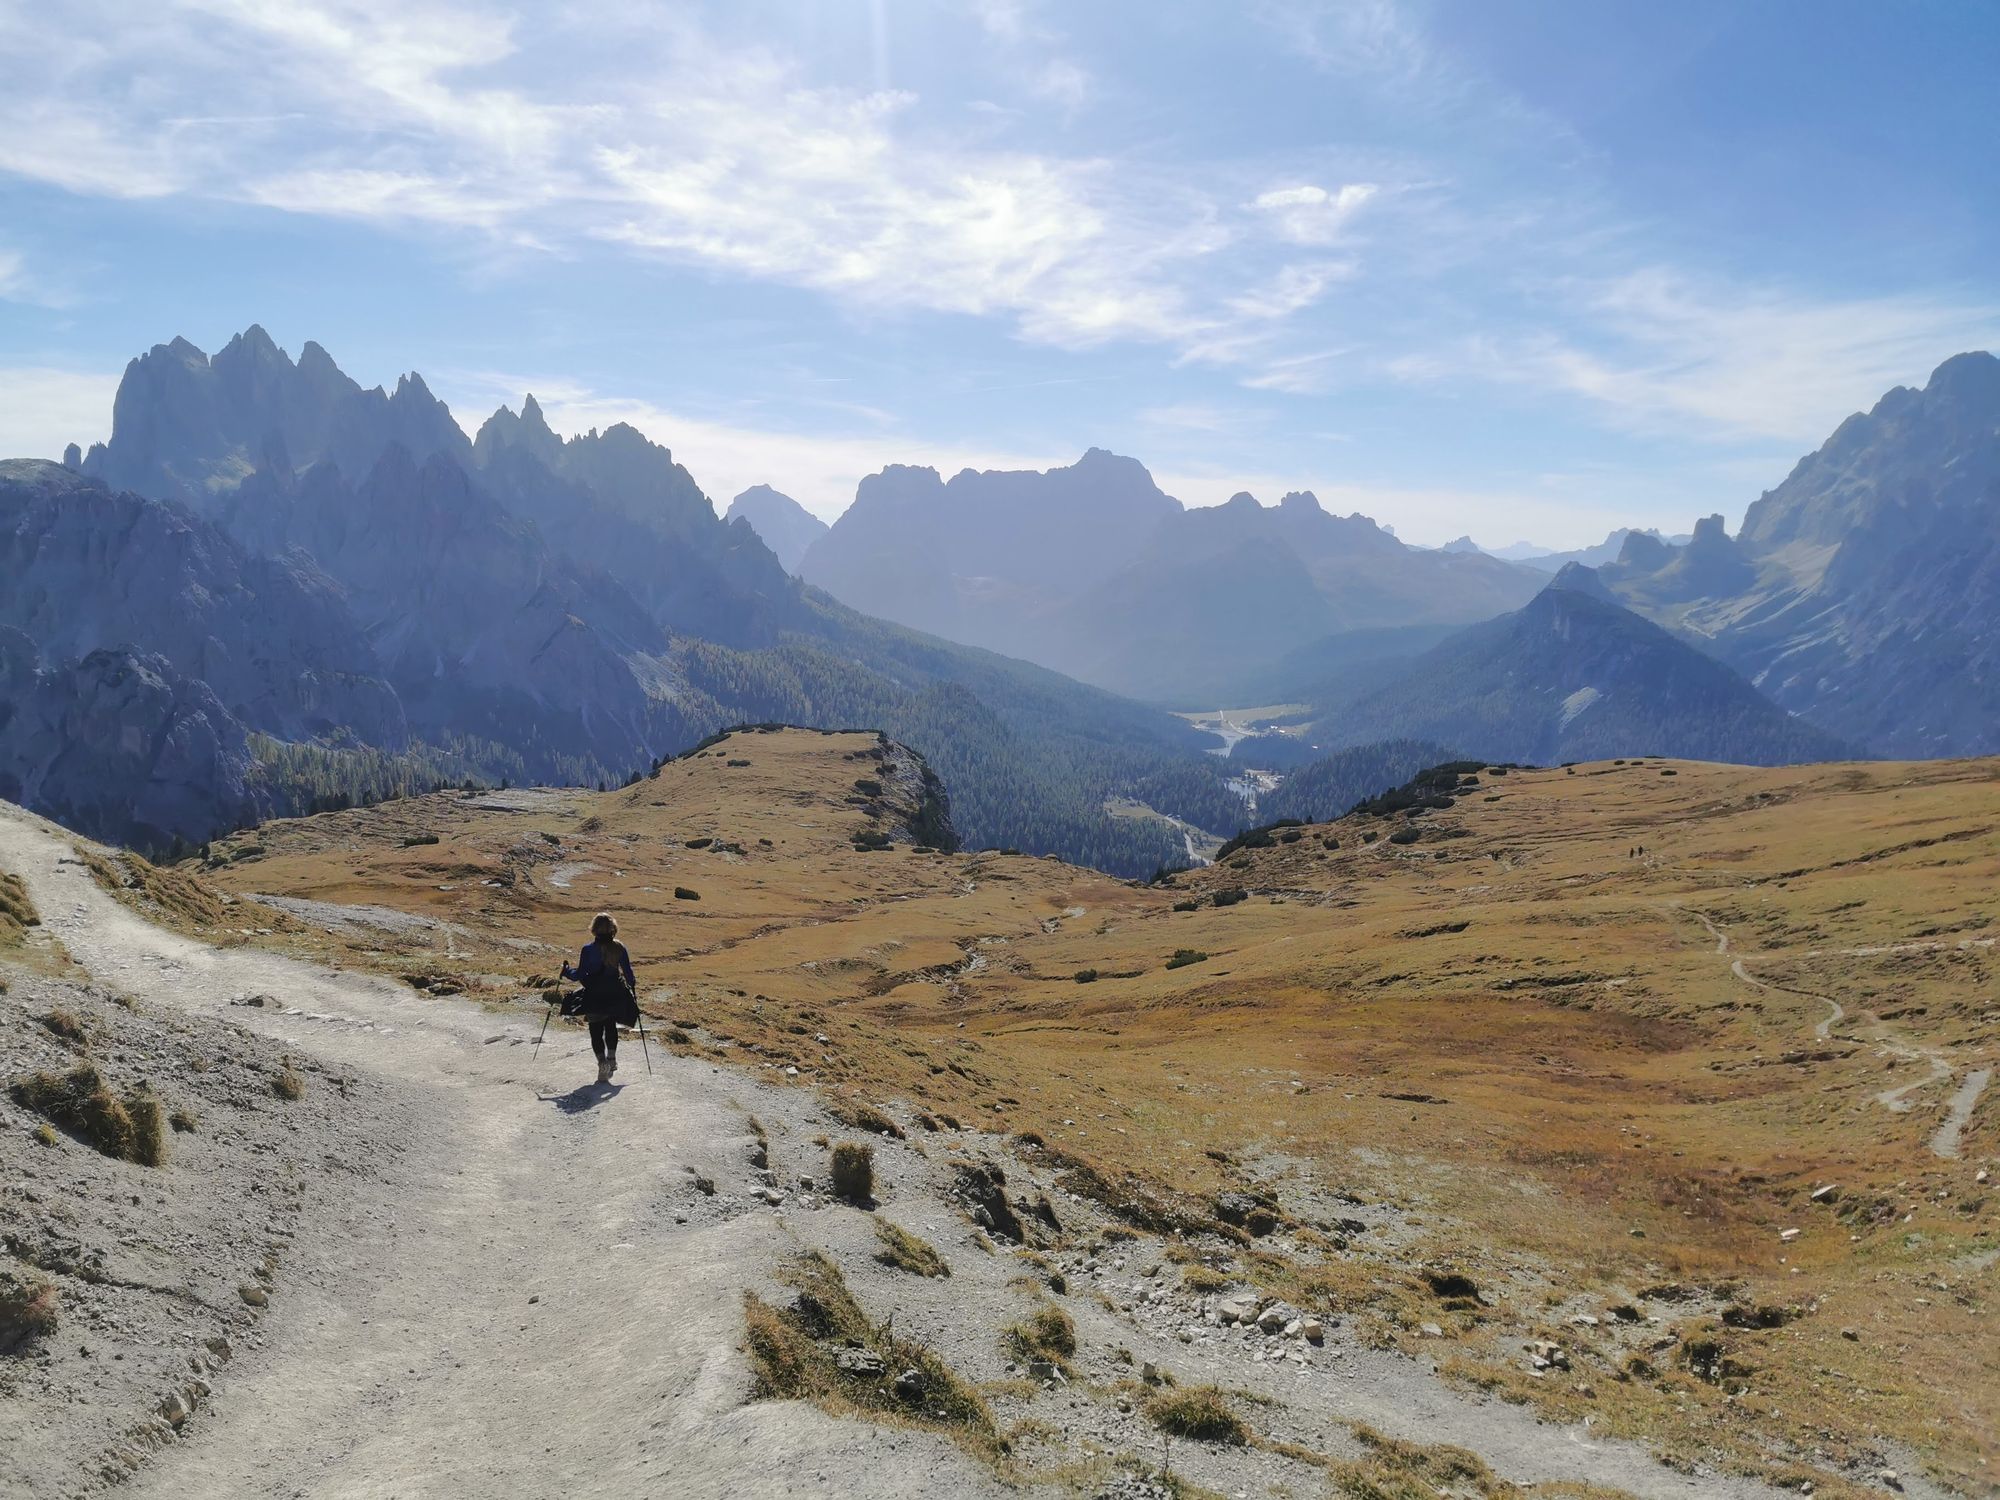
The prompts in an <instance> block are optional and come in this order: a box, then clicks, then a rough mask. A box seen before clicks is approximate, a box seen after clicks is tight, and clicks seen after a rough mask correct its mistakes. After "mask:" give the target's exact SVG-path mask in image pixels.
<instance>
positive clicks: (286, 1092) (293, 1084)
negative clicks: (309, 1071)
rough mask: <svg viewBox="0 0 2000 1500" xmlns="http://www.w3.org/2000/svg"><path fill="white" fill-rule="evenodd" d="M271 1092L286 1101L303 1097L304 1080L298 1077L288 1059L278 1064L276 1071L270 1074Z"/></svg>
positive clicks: (304, 1092)
mask: <svg viewBox="0 0 2000 1500" xmlns="http://www.w3.org/2000/svg"><path fill="white" fill-rule="evenodd" d="M271 1092H272V1093H274V1094H276V1095H277V1096H278V1097H279V1098H280V1099H283V1100H285V1101H286V1102H288V1103H290V1102H292V1101H294V1100H298V1099H303V1098H305V1096H306V1081H305V1080H304V1079H303V1078H301V1077H299V1075H298V1071H297V1069H295V1068H293V1066H292V1064H291V1061H290V1059H287V1060H286V1061H285V1062H284V1063H282V1064H280V1065H279V1068H278V1071H277V1072H275V1073H273V1074H272V1075H271Z"/></svg>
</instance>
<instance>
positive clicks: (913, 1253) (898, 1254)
mask: <svg viewBox="0 0 2000 1500" xmlns="http://www.w3.org/2000/svg"><path fill="white" fill-rule="evenodd" d="M875 1238H876V1239H878V1240H880V1241H881V1242H882V1248H881V1249H879V1250H877V1251H876V1252H875V1259H876V1260H878V1261H880V1262H881V1263H882V1264H883V1265H885V1266H894V1267H895V1268H896V1269H897V1270H899V1271H908V1272H909V1273H910V1274H911V1275H912V1276H949V1275H951V1267H950V1266H949V1265H947V1264H946V1263H945V1258H944V1257H943V1256H942V1255H939V1254H938V1253H937V1251H936V1249H935V1248H933V1247H932V1246H931V1245H930V1244H929V1243H928V1242H927V1241H925V1240H922V1239H919V1238H918V1237H917V1236H916V1235H914V1234H911V1233H910V1231H909V1230H907V1229H905V1228H903V1227H902V1226H901V1225H900V1224H892V1223H890V1222H889V1221H888V1220H887V1219H885V1218H882V1217H881V1216H880V1215H879V1214H878V1215H877V1216H876V1219H875Z"/></svg>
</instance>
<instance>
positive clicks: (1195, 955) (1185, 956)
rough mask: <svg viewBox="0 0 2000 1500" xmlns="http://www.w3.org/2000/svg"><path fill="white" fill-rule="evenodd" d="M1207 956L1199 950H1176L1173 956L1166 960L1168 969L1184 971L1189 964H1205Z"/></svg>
mask: <svg viewBox="0 0 2000 1500" xmlns="http://www.w3.org/2000/svg"><path fill="white" fill-rule="evenodd" d="M1207 961H1208V955H1207V954H1206V953H1204V952H1202V951H1201V950H1200V949H1199V948H1176V949H1175V950H1174V956H1173V957H1172V958H1170V959H1168V960H1167V967H1168V968H1170V969H1185V968H1186V967H1187V966H1188V965H1189V964H1199V963H1206V962H1207Z"/></svg>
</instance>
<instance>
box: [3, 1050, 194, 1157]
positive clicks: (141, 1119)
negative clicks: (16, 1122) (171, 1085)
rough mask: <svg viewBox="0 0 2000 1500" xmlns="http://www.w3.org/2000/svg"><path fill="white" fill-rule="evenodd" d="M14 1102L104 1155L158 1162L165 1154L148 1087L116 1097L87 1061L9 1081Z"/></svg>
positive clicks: (159, 1115) (160, 1119)
mask: <svg viewBox="0 0 2000 1500" xmlns="http://www.w3.org/2000/svg"><path fill="white" fill-rule="evenodd" d="M8 1092H9V1093H11V1094H12V1095H13V1098H14V1102H15V1103H16V1104H19V1105H20V1106H21V1107H22V1108H23V1109H29V1110H33V1111H34V1112H35V1113H36V1114H38V1115H41V1116H43V1117H44V1118H45V1119H47V1120H49V1121H51V1122H53V1123H54V1124H56V1125H60V1126H61V1127H62V1128H63V1129H64V1130H67V1131H69V1132H70V1133H71V1134H73V1135H75V1136H77V1137H78V1138H79V1139H81V1140H83V1141H85V1142H87V1143H88V1144H89V1145H91V1146H93V1147H95V1148H96V1149H97V1150H98V1151H99V1152H101V1153H102V1154H104V1155H105V1156H114V1157H117V1158H119V1159H120V1160H123V1161H129V1162H134V1163H136V1164H137V1165H139V1166H142V1167H160V1166H165V1165H166V1160H167V1129H166V1115H165V1113H164V1112H163V1111H162V1109H161V1108H160V1101H159V1100H158V1099H157V1098H155V1097H154V1095H153V1093H152V1091H151V1090H150V1089H146V1088H143V1087H142V1088H137V1089H134V1090H132V1091H131V1092H129V1093H128V1094H126V1095H125V1097H124V1098H122V1099H121V1098H119V1097H118V1095H117V1094H116V1093H114V1092H112V1089H111V1085H110V1084H108V1083H106V1082H105V1081H104V1076H103V1075H102V1074H101V1073H99V1072H98V1071H97V1069H96V1067H94V1066H93V1065H92V1064H90V1063H80V1064H78V1065H77V1066H76V1067H74V1068H71V1069H70V1070H69V1071H68V1072H67V1073H47V1072H37V1073H30V1074H28V1075H27V1076H26V1077H24V1078H20V1079H16V1080H15V1082H14V1083H13V1084H12V1085H11V1086H10V1087H9V1090H8Z"/></svg>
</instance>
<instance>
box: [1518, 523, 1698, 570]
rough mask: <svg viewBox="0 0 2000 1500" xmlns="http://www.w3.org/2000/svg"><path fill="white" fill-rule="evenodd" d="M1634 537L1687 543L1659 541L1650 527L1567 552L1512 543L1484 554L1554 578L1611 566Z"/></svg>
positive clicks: (1627, 529)
mask: <svg viewBox="0 0 2000 1500" xmlns="http://www.w3.org/2000/svg"><path fill="white" fill-rule="evenodd" d="M1633 536H1643V537H1650V538H1652V539H1653V540H1655V541H1661V542H1665V543H1666V544H1667V545H1669V546H1679V545H1680V544H1682V543H1683V542H1685V541H1687V538H1686V537H1685V536H1675V537H1662V536H1661V535H1660V533H1659V532H1658V531H1656V530H1653V529H1652V528H1650V527H1649V528H1647V529H1646V530H1644V531H1640V530H1638V529H1637V528H1636V527H1631V526H1620V527H1618V528H1617V529H1616V530H1614V531H1613V532H1612V533H1611V534H1610V535H1609V536H1607V537H1605V539H1604V540H1603V541H1601V542H1598V543H1596V544H1595V545H1594V546H1589V547H1573V548H1571V549H1569V550H1568V551H1563V550H1560V549H1557V548H1551V547H1543V546H1540V545H1539V544H1537V543H1535V542H1515V543H1513V544H1511V545H1509V546H1506V547H1491V548H1488V549H1487V551H1488V553H1489V555H1491V556H1493V557H1501V558H1505V559H1507V560H1508V561H1509V562H1518V563H1523V564H1526V565H1527V566H1528V567H1531V568H1534V569H1535V570H1536V571H1538V572H1542V573H1548V574H1551V575H1553V574H1556V573H1560V572H1561V571H1562V570H1563V569H1564V568H1566V567H1568V566H1569V565H1570V564H1571V563H1582V564H1583V565H1584V566H1585V567H1591V568H1594V567H1596V566H1597V565H1598V564H1599V563H1607V562H1611V561H1612V560H1614V559H1615V558H1616V557H1617V556H1618V554H1619V553H1620V552H1621V551H1622V550H1623V549H1624V546H1625V542H1626V539H1627V538H1628V537H1633Z"/></svg>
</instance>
